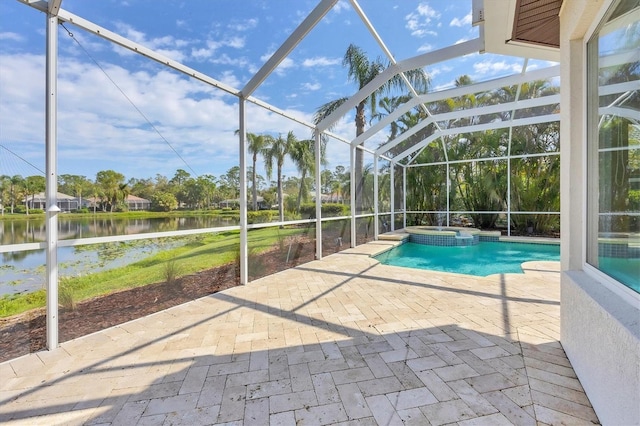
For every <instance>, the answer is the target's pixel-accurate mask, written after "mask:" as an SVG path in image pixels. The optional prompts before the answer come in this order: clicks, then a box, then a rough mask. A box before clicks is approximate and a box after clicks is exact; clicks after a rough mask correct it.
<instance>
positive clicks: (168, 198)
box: [151, 191, 178, 212]
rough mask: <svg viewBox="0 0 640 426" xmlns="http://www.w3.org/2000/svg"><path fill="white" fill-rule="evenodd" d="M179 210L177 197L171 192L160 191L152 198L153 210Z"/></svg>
mask: <svg viewBox="0 0 640 426" xmlns="http://www.w3.org/2000/svg"><path fill="white" fill-rule="evenodd" d="M177 208H178V200H176V196H175V195H173V194H172V193H170V192H163V191H158V192H156V193H155V194H153V195H152V196H151V210H153V211H158V212H168V211H171V210H175V209H177Z"/></svg>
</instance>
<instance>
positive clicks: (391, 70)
mask: <svg viewBox="0 0 640 426" xmlns="http://www.w3.org/2000/svg"><path fill="white" fill-rule="evenodd" d="M17 1H19V2H21V3H23V4H25V5H28V6H30V7H33V8H35V9H37V10H39V11H41V12H44V13H45V14H46V18H47V58H48V59H47V80H46V81H47V112H46V123H47V124H46V129H47V132H46V149H47V171H46V174H47V204H48V205H49V206H53V207H52V208H49V209H48V210H47V243H46V247H47V289H48V291H47V298H48V303H47V307H48V311H47V327H48V331H47V347H48V348H49V349H53V348H55V347H57V346H58V335H57V330H58V324H57V314H58V313H57V299H58V270H57V266H58V265H57V257H56V252H57V249H58V247H66V246H75V245H82V244H91V243H94V242H105V241H127V240H133V239H142V238H153V235H151V234H141V235H135V236H117V237H102V238H92V239H86V240H82V241H79V240H73V241H64V242H61V241H58V233H57V211H56V201H57V200H56V192H57V191H56V189H57V188H56V186H57V169H56V166H55V165H56V164H57V143H56V142H57V141H56V132H57V128H56V124H57V115H56V89H55V87H56V79H57V69H56V61H57V54H58V53H57V27H58V24H60V23H70V24H72V25H74V26H76V27H78V28H80V29H82V30H85V31H87V32H89V33H92V34H94V35H97V36H99V37H101V38H103V39H106V40H108V41H110V42H112V43H114V44H116V45H118V46H121V47H123V48H125V49H128V50H130V51H132V52H135V53H137V54H139V55H142V56H144V57H147V58H148V59H151V60H153V61H155V62H157V63H160V64H162V65H163V66H166V67H168V68H171V69H173V70H175V71H177V72H179V73H181V74H183V75H186V76H188V77H191V78H194V79H196V80H198V81H200V82H203V83H205V84H207V85H209V86H211V87H214V88H216V89H219V90H222V91H223V92H226V93H228V94H231V95H233V96H235V97H237V98H238V102H239V116H238V123H239V129H240V131H239V140H238V142H239V163H240V164H239V165H240V225H239V227H221V228H210V229H200V230H193V231H177V232H168V233H160V234H161V235H162V236H172V235H189V234H197V233H205V232H219V231H221V230H230V229H234V230H235V229H239V230H240V282H241V284H247V283H248V281H249V277H248V247H247V246H248V244H247V231H248V229H253V228H258V227H266V226H278V225H281V224H284V223H292V222H283V223H271V224H268V225H266V224H265V225H261V226H250V225H248V223H247V200H246V197H247V182H246V171H247V141H246V117H245V110H246V103H247V102H251V103H253V104H255V105H257V106H259V107H261V108H265V109H267V110H268V111H270V112H273V113H275V114H278V115H281V116H283V117H286V118H288V119H290V120H293V121H294V122H296V123H299V124H302V125H304V126H306V127H308V128H310V129H312V130H313V131H314V140H315V149H316V153H319V152H320V143H321V139H322V137H323V135H326V136H328V137H331V138H334V139H336V140H338V141H340V142H343V143H346V144H348V145H349V149H350V157H351V169H350V170H351V174H352V176H351V187H352V188H351V212H350V216H349V218H350V220H351V224H352V226H351V245H352V246H355V245H356V237H357V235H356V220H357V219H358V218H364V217H373V218H374V221H375V222H374V238H375V239H377V238H378V234H379V231H380V230H379V224H378V216H379V215H380V212H379V199H378V193H377V189H378V185H379V182H378V173H377V172H378V163H379V161H380V160H381V159H382V160H386V161H389V163H390V166H391V167H392V169H393V170H395V168H396V167H401V170H402V188H403V190H402V197H403V202H402V206H401V209H400V210H401V212H402V214H403V224H404V225H405V226H406V221H407V206H406V186H407V167H408V166H415V165H412V164H411V160H408V161H407V163H406V164H403V163H401V161H402V160H405V159H407V158H409V157H410V156H411V155H412V154H414V153H415V152H416V151H419V150H420V149H422V148H423V147H425V146H426V145H428V143H429V142H431V141H432V140H434V139H437V138H440V137H442V136H445V135H451V134H456V133H464V132H469V131H481V130H486V129H493V128H500V127H512V126H517V125H524V124H536V123H543V122H548V121H557V120H559V116H558V115H557V114H552V115H545V116H537V117H531V118H527V119H520V120H511V121H509V122H504V123H488V124H486V125H478V126H466V127H460V128H454V129H442V128H441V127H440V126H439V125H438V120H439V119H442V120H444V119H448V118H455V117H461V116H464V115H465V114H469V113H471V112H476V113H479V114H480V113H482V112H485V113H490V112H492V111H506V110H509V109H514V108H517V107H526V106H540V105H547V104H551V103H554V102H557V99H556V98H555V97H548V98H540V99H535V100H530V101H520V102H518V101H517V100H516V102H513V103H511V104H506V105H503V106H499V107H494V108H493V109H492V108H491V107H484V109H483V108H477V109H476V110H472V111H471V110H467V111H457V112H453V113H450V114H449V115H447V114H441V115H437V114H435V115H434V114H433V113H432V112H431V111H429V109H428V107H427V106H426V104H427V103H429V102H434V101H436V100H439V99H446V98H449V97H454V96H460V95H464V94H467V93H477V92H479V91H483V90H489V89H491V88H497V87H502V86H505V85H508V84H521V83H522V82H526V81H531V80H534V79H537V78H552V77H556V76H558V75H559V66H555V67H549V68H545V69H542V70H536V71H531V72H526V73H525V72H522V73H520V74H517V75H512V76H509V77H504V78H502V79H496V80H492V81H485V82H481V83H477V84H472V85H468V86H464V87H459V88H456V89H450V90H445V91H441V92H434V93H428V94H422V95H421V94H418V93H417V92H416V91H415V90H414V89H413V87H411V85H410V84H409V82H408V79H407V78H406V76H404V73H405V72H407V71H410V70H413V69H416V68H422V67H425V66H428V65H432V64H435V63H438V62H442V61H446V60H450V59H454V58H456V57H459V56H463V55H467V54H470V53H478V52H479V53H482V52H484V50H485V43H484V31H483V28H482V26H481V30H480V37H478V38H475V39H472V40H469V41H465V42H462V43H459V44H455V45H452V46H449V47H446V48H443V49H439V50H436V51H432V52H427V53H425V54H421V55H418V56H416V57H413V58H409V59H406V60H403V61H400V62H398V61H396V60H395V58H394V57H393V56H392V54H391V52H390V51H389V49H388V48H387V47H386V44H385V43H384V41H383V40H382V38H381V37H380V36H379V34H378V33H377V31H376V29H375V27H374V26H373V24H372V23H371V22H370V21H369V19H368V18H367V16H366V14H365V13H364V11H363V10H362V8H361V7H360V6H359V4H358V2H357V1H356V0H350V3H351V5H352V6H353V8H354V9H355V10H356V12H357V14H358V15H359V17H360V19H361V21H362V22H363V24H364V25H365V27H366V28H367V29H368V30H369V32H370V33H371V35H372V37H373V38H374V39H375V40H376V42H377V43H378V44H379V45H380V47H381V49H382V50H383V51H384V52H385V54H386V55H387V57H388V58H389V60H390V62H391V66H389V67H388V68H387V69H386V70H384V71H383V72H382V73H381V74H380V75H378V76H377V77H376V78H375V79H374V80H373V81H371V82H370V83H369V84H367V85H366V86H365V87H364V88H363V89H362V90H360V91H358V92H357V93H356V94H354V95H353V96H351V97H350V98H349V100H348V101H347V102H346V103H345V104H343V105H342V106H341V107H340V108H338V109H337V110H336V111H334V113H333V114H331V115H330V116H329V117H327V118H326V119H325V120H323V121H322V122H320V123H318V124H317V125H316V124H313V123H309V122H306V121H305V120H301V119H300V118H298V117H295V116H292V115H291V114H288V113H287V112H285V111H283V110H281V109H279V108H278V107H276V106H273V105H270V104H268V103H267V102H264V101H262V100H260V99H257V98H254V97H253V96H252V94H253V93H254V92H255V90H256V89H258V88H259V87H260V85H261V84H262V83H263V82H264V81H265V79H267V78H268V77H269V75H271V74H272V73H273V72H274V71H275V69H276V67H277V66H278V64H280V63H281V62H282V61H283V60H284V59H285V58H286V57H287V56H288V55H289V54H290V53H291V52H292V51H293V50H294V49H295V47H296V46H297V45H298V44H299V43H300V42H301V41H302V40H303V39H304V37H305V36H306V35H307V34H308V33H309V32H310V31H311V30H312V29H313V28H314V27H315V25H317V24H318V23H319V22H320V21H321V20H322V18H323V17H324V16H325V15H326V14H327V13H328V12H329V11H330V10H331V9H332V8H333V7H334V6H335V5H336V4H337V2H338V1H337V0H320V1H319V3H318V5H317V6H316V7H315V8H314V9H313V11H312V12H311V13H310V14H309V15H308V16H307V17H306V18H305V19H304V20H303V21H302V23H300V24H299V25H298V26H297V27H296V29H295V30H294V31H293V32H292V33H291V35H290V36H289V37H288V38H287V40H286V41H285V42H284V43H283V44H282V45H281V46H280V47H279V48H278V49H277V50H276V51H275V53H274V54H273V55H272V56H271V57H270V58H269V59H268V60H267V61H266V62H265V64H264V65H263V66H262V67H261V68H260V69H259V70H258V72H257V73H255V74H254V76H253V77H252V78H251V79H250V80H249V82H248V83H247V84H246V85H245V86H244V87H243V88H242V89H237V88H235V87H232V86H230V85H228V84H225V83H223V82H221V81H219V80H216V79H214V78H212V77H210V76H208V75H206V74H204V73H201V72H199V71H197V70H195V69H193V68H191V67H188V66H186V65H184V64H182V63H180V62H178V61H175V60H172V59H170V58H168V57H166V56H164V55H162V54H160V53H158V52H156V51H154V50H152V49H149V48H147V47H145V46H143V45H141V44H139V43H136V42H134V41H132V40H129V39H127V38H125V37H123V36H121V35H119V34H117V33H115V32H113V31H110V30H108V29H106V28H103V27H101V26H99V25H96V24H94V23H92V22H90V21H88V20H86V19H84V18H82V17H80V16H77V15H74V14H73V13H70V12H69V11H66V10H64V9H62V7H61V6H62V0H50V1H48V2H46V1H39V0H17ZM476 5H477V1H476V2H474V7H475V6H476ZM481 25H482V24H481ZM396 75H400V76H401V77H403V79H404V81H405V83H406V84H407V85H408V88H409V91H410V92H411V94H412V96H413V99H412V100H411V101H409V102H407V103H406V104H404V105H403V106H401V107H400V108H398V109H397V110H396V111H393V113H392V114H390V115H389V116H388V117H386V118H385V119H383V120H381V121H380V122H378V123H376V124H375V125H373V126H371V127H370V128H369V129H368V130H367V131H365V133H364V134H363V135H361V136H360V137H358V138H355V139H352V140H347V139H345V138H342V137H340V136H338V135H335V134H333V133H332V132H330V131H329V129H330V128H331V126H332V125H333V124H334V123H336V122H337V120H339V119H341V118H342V117H343V116H344V115H345V114H347V113H349V111H350V110H351V109H352V108H353V107H354V106H355V105H357V104H358V103H359V102H360V101H361V100H363V99H366V98H367V97H368V96H369V95H370V94H371V93H373V92H374V91H375V90H377V88H379V87H380V86H382V85H383V84H384V83H385V82H386V81H387V80H388V79H390V78H391V77H394V76H396ZM414 107H419V108H421V109H422V110H423V111H424V112H425V113H426V114H427V115H428V117H429V118H428V119H426V120H423V122H422V123H420V124H419V125H418V126H416V129H412V132H413V133H415V132H416V131H417V130H419V129H421V128H423V127H424V126H426V125H428V124H430V123H435V124H436V126H437V129H438V130H437V133H436V134H434V135H432V136H430V137H429V138H427V139H425V140H423V141H421V142H420V143H418V144H417V145H416V146H414V147H412V148H410V149H407V150H406V151H404V152H403V153H401V154H399V155H396V156H394V157H389V156H387V155H385V154H386V153H387V152H389V150H390V149H391V148H393V147H395V146H397V145H398V144H399V143H401V142H402V141H403V140H405V139H406V138H407V137H408V136H410V134H407V135H406V136H405V137H404V138H403V139H400V138H399V139H397V140H394V141H391V142H389V143H387V144H385V145H382V146H381V147H378V148H377V149H375V150H372V149H370V148H366V147H364V146H363V143H364V142H365V141H366V140H367V139H368V138H370V137H371V136H373V135H375V134H376V133H378V132H381V131H384V130H385V128H386V126H388V125H389V124H390V123H391V122H392V121H393V120H394V119H397V118H398V117H400V116H401V115H402V114H404V113H406V112H408V111H409V110H411V108H414ZM614 107H615V106H612V108H614ZM413 133H412V134H413ZM442 147H443V150H444V151H445V157H446V147H445V146H444V142H442ZM356 149H361V150H364V151H365V152H369V153H371V154H373V162H374V170H375V174H374V188H375V190H374V207H373V208H374V213H373V214H360V215H358V214H356V210H355V204H356V203H355V201H356V200H355V193H356V191H355V181H354V179H353V170H354V164H355V152H356ZM448 163H449V162H448V159H447V164H448ZM315 165H316V171H315V180H316V200H319V199H321V193H320V184H319V183H320V159H319V156H318V155H316V159H315ZM391 175H392V177H391V181H392V184H391V185H392V187H391V193H392V194H391V211H390V214H391V219H392V220H391V229H392V230H393V229H395V215H396V206H395V176H394V175H395V173H392V174H391ZM447 211H449V204H448V200H447ZM383 214H385V215H386V214H388V213H383ZM322 220H323V219H322V217H321V205H320V203H316V219H315V220H310V221H298V222H300V223H311V222H315V223H316V258H318V259H320V258H321V257H322V226H321V225H322ZM35 246H38V247H41V244H19V245H11V246H6V247H2V250H0V251H11V250H22V249H26V247H29V248H32V247H35Z"/></svg>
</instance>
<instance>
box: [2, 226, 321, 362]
mask: <svg viewBox="0 0 640 426" xmlns="http://www.w3.org/2000/svg"><path fill="white" fill-rule="evenodd" d="M287 256H288V262H287ZM314 257H315V244H314V242H313V240H310V239H305V240H297V241H296V242H295V244H294V245H293V249H292V250H289V249H288V247H287V253H286V254H283V253H282V252H281V251H280V250H278V249H276V250H273V251H269V252H266V253H262V254H260V255H257V256H251V257H250V265H249V266H250V268H249V269H250V279H251V280H255V279H257V278H259V277H262V276H266V275H270V274H273V273H276V272H278V271H281V270H284V269H287V268H291V267H293V266H296V265H299V264H301V263H306V262H309V261H311V260H313V259H314ZM251 262H255V263H256V264H257V265H258V267H252V265H251ZM251 271H254V272H253V274H252V273H251ZM238 274H239V269H238V267H237V264H235V263H231V264H228V265H223V266H220V267H217V268H212V269H209V270H206V271H201V272H198V273H196V274H192V275H187V276H184V277H180V278H179V279H177V280H176V282H175V283H174V284H173V285H168V284H166V283H156V284H149V285H145V286H142V287H137V288H132V289H129V290H124V291H119V292H116V293H111V294H107V295H104V296H100V297H96V298H93V299H89V300H85V301H82V302H80V303H77V304H76V306H75V309H73V310H65V309H60V311H59V316H58V318H59V320H58V321H59V340H60V342H65V341H68V340H72V339H75V338H77V337H81V336H85V335H87V334H90V333H94V332H96V331H99V330H103V329H105V328H108V327H112V326H114V325H118V324H122V323H124V322H127V321H131V320H133V319H136V318H141V317H143V316H146V315H149V314H152V313H154V312H158V311H161V310H163V309H167V308H170V307H172V306H176V305H180V304H182V303H186V302H188V301H190V300H194V299H198V298H200V297H204V296H207V295H210V294H213V293H216V292H218V291H222V290H225V289H227V288H231V287H234V286H237V285H239V283H240V282H239V281H240V280H239V276H238ZM45 347H46V310H45V309H44V308H42V309H36V310H32V311H29V312H25V313H23V314H19V315H15V316H13V317H8V318H0V362H3V361H7V360H10V359H13V358H16V357H19V356H21V355H26V354H28V353H31V352H36V351H40V350H43V349H45Z"/></svg>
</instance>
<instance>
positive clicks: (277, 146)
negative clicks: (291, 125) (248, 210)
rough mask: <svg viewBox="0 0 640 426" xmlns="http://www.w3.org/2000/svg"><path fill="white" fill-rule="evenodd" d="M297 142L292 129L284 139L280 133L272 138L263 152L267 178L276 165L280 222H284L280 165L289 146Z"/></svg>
mask: <svg viewBox="0 0 640 426" xmlns="http://www.w3.org/2000/svg"><path fill="white" fill-rule="evenodd" d="M296 142H297V139H296V137H295V135H294V134H293V132H292V131H290V132H289V133H287V138H286V139H284V138H283V137H282V135H280V136H278V138H277V139H273V140H272V141H271V143H270V145H269V149H267V150H266V151H265V153H264V155H265V168H266V170H267V178H268V179H271V176H272V174H273V165H274V163H275V166H276V171H277V173H276V176H277V187H278V212H279V216H280V222H284V202H283V198H284V197H283V194H282V166H283V165H284V160H285V158H286V157H287V154H288V153H289V148H290V147H291V146H292V145H293V144H295V143H296Z"/></svg>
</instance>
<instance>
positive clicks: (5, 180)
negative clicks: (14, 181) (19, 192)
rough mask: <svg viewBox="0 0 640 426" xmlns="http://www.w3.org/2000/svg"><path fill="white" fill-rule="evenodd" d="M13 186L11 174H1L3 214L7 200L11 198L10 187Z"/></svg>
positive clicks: (0, 202) (0, 197)
mask: <svg viewBox="0 0 640 426" xmlns="http://www.w3.org/2000/svg"><path fill="white" fill-rule="evenodd" d="M10 187H11V176H8V175H0V210H2V216H4V211H5V209H6V205H7V201H8V200H9V199H10V193H9V188H10Z"/></svg>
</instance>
